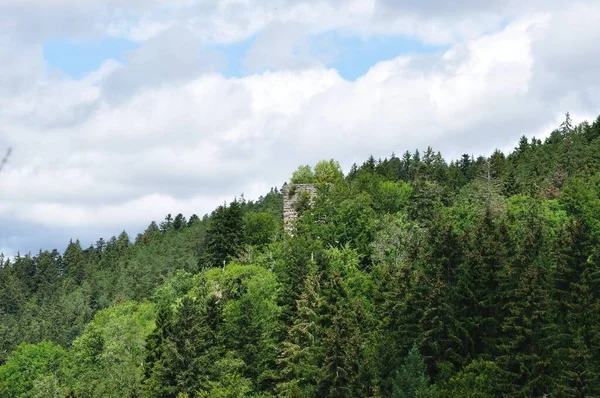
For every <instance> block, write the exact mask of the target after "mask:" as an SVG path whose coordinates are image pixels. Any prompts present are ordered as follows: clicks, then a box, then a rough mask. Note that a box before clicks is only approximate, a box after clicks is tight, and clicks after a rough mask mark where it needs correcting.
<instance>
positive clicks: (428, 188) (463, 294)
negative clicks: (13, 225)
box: [0, 115, 600, 398]
mask: <svg viewBox="0 0 600 398" xmlns="http://www.w3.org/2000/svg"><path fill="white" fill-rule="evenodd" d="M391 149H393V148H390V150H391ZM299 183H314V184H316V186H317V189H318V195H317V196H316V197H315V198H314V200H308V199H307V200H304V201H300V202H299V203H298V206H297V210H298V212H299V213H300V217H299V218H298V220H297V223H296V225H295V232H294V234H293V235H288V234H286V233H284V229H283V214H282V207H283V197H282V194H281V192H280V191H279V190H278V189H272V190H271V192H269V193H267V194H266V195H265V196H264V197H261V198H259V199H258V200H256V201H246V200H244V199H237V200H233V201H232V202H231V203H229V204H228V205H224V206H220V207H218V208H217V209H216V210H215V211H214V212H213V213H212V214H210V215H207V216H204V217H203V218H199V217H198V216H195V215H193V216H191V217H189V219H186V218H185V217H184V216H183V215H181V214H179V215H177V216H176V217H174V218H173V217H172V216H171V215H168V216H167V217H166V218H165V220H164V221H162V222H160V223H155V222H152V223H151V224H150V225H149V226H148V228H147V229H146V230H145V231H144V232H143V233H141V234H139V235H137V236H136V237H134V238H133V239H132V237H130V236H128V235H127V234H126V233H125V232H123V233H121V234H120V235H119V236H118V237H113V238H110V239H108V240H103V239H100V240H99V241H98V242H97V243H96V244H95V245H93V246H91V247H88V248H84V247H82V246H81V244H80V242H79V241H76V240H74V241H72V242H70V243H69V245H68V247H67V249H66V250H65V252H64V253H59V252H58V251H56V250H53V251H40V252H39V253H37V254H35V255H19V256H17V257H16V258H14V259H10V260H9V259H4V258H3V259H2V261H1V267H0V364H1V366H0V396H1V397H66V396H69V397H86V398H87V397H180V398H182V397H188V398H192V397H406V398H408V397H478V398H479V397H481V398H483V397H497V396H505V397H542V396H551V397H594V396H596V397H597V396H600V377H599V375H600V327H599V326H598V325H599V324H600V117H599V118H598V119H596V121H595V122H594V123H592V124H589V123H587V122H584V123H582V124H580V125H578V126H574V125H572V123H571V121H570V118H569V116H568V115H567V118H566V120H565V122H564V123H562V125H561V126H560V127H559V128H558V129H557V130H555V131H553V132H552V133H551V134H550V135H549V136H548V138H547V139H545V140H544V141H542V140H539V139H536V138H530V139H528V138H526V137H523V138H521V140H520V141H519V142H518V144H517V146H516V148H515V149H514V150H513V151H512V152H511V153H510V154H504V153H502V152H500V151H496V152H494V153H492V154H491V155H489V156H488V157H483V156H482V157H477V158H474V157H472V156H471V155H467V154H466V155H463V156H462V157H461V158H460V159H458V160H455V161H452V162H450V163H448V162H447V161H445V160H444V158H443V157H442V155H441V154H440V153H438V152H435V151H434V150H433V149H431V148H428V149H427V150H425V151H423V152H419V151H415V152H412V153H411V152H405V153H404V154H403V155H402V156H400V157H397V156H395V155H393V154H392V155H391V156H390V157H389V158H386V159H383V160H376V159H374V158H373V157H371V158H369V159H368V160H367V161H365V162H364V163H363V164H362V165H355V166H353V167H352V168H351V169H350V170H349V171H348V172H347V174H346V175H344V174H342V171H341V169H340V168H339V165H338V164H337V163H336V162H335V161H322V162H319V163H318V164H317V165H315V166H314V167H309V166H301V167H299V168H298V170H297V171H296V172H295V173H294V175H293V176H291V181H290V185H291V187H292V188H293V186H294V184H299ZM175 210H176V209H175Z"/></svg>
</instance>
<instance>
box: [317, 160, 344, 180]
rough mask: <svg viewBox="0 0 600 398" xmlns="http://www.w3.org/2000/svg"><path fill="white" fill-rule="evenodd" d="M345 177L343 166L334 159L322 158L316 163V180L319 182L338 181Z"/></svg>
mask: <svg viewBox="0 0 600 398" xmlns="http://www.w3.org/2000/svg"><path fill="white" fill-rule="evenodd" d="M342 178H344V173H343V172H342V167H341V166H340V164H339V163H338V162H337V161H335V160H333V159H330V160H320V161H318V162H317V164H315V182H316V183H318V184H324V183H336V182H339V181H341V180H342Z"/></svg>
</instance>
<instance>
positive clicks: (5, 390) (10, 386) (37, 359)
mask: <svg viewBox="0 0 600 398" xmlns="http://www.w3.org/2000/svg"><path fill="white" fill-rule="evenodd" d="M65 361H66V352H65V350H64V349H62V348H60V347H59V346H57V345H54V344H52V343H49V342H47V341H44V342H41V343H38V344H21V345H19V347H17V349H16V350H15V351H14V352H13V353H12V354H11V356H10V358H9V359H8V361H7V362H6V363H5V364H4V365H2V366H0V395H1V396H3V397H28V396H29V393H30V392H31V391H32V390H33V388H34V386H36V384H38V383H43V379H44V378H46V377H53V378H56V379H57V380H64V368H63V366H64V365H65Z"/></svg>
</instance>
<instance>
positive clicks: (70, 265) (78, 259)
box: [63, 240, 85, 285]
mask: <svg viewBox="0 0 600 398" xmlns="http://www.w3.org/2000/svg"><path fill="white" fill-rule="evenodd" d="M84 263H85V257H84V255H83V250H82V249H81V244H80V243H79V240H77V241H75V242H73V241H72V240H71V241H70V242H69V245H68V246H67V249H66V250H65V254H64V255H63V277H66V278H70V279H71V280H72V281H73V282H75V283H76V284H77V285H79V284H81V282H82V281H83V277H84Z"/></svg>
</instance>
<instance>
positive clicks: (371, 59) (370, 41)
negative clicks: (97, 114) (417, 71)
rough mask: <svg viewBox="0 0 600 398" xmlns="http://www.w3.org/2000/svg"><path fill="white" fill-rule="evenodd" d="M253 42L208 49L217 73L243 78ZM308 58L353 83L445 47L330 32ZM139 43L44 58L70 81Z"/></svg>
mask: <svg viewBox="0 0 600 398" xmlns="http://www.w3.org/2000/svg"><path fill="white" fill-rule="evenodd" d="M255 41H256V37H255V36H251V37H249V38H247V39H244V40H241V41H238V42H235V43H231V44H215V45H210V48H212V49H214V50H216V51H218V52H220V53H222V54H223V55H224V56H225V58H226V63H225V65H224V66H223V67H222V70H220V72H221V73H222V74H223V75H224V76H226V77H243V76H244V75H245V74H246V73H245V71H244V67H243V59H244V57H245V56H246V55H247V54H248V51H249V50H250V49H251V47H252V46H253V44H254V43H255ZM310 41H311V42H312V45H311V53H312V54H311V55H313V56H315V57H318V58H321V59H322V60H323V64H324V65H325V66H326V67H330V68H335V69H336V70H337V71H338V72H339V74H340V76H342V77H343V78H344V79H346V80H356V79H357V78H358V77H360V76H363V75H364V74H365V73H366V72H367V71H368V70H369V68H371V67H372V66H373V65H375V64H377V63H378V62H380V61H386V60H390V59H393V58H396V57H398V56H400V55H406V54H427V53H432V52H440V51H443V50H445V49H447V48H448V46H445V45H429V44H424V43H423V42H420V41H418V40H416V39H410V38H406V37H400V36H371V37H368V38H364V37H360V36H350V35H341V34H339V33H338V32H335V31H332V32H328V33H325V34H320V35H316V36H312V37H311V38H310ZM139 47H140V43H137V42H134V41H131V40H127V39H124V38H113V37H108V38H104V39H102V40H96V41H73V40H70V39H59V40H52V41H49V42H46V43H44V45H43V48H44V58H45V60H46V62H47V64H48V67H49V68H50V69H51V70H55V69H59V70H61V71H62V72H64V73H66V74H67V75H69V76H70V77H72V78H75V79H80V78H82V77H84V76H85V75H86V74H88V73H90V72H93V71H95V70H97V69H98V68H99V67H100V66H101V65H102V63H104V62H105V61H107V60H109V59H112V60H115V61H118V62H120V63H126V61H127V54H128V53H129V52H131V51H134V50H136V49H138V48H139Z"/></svg>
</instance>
